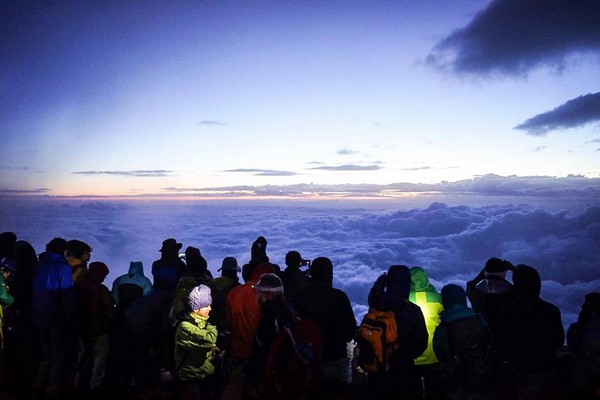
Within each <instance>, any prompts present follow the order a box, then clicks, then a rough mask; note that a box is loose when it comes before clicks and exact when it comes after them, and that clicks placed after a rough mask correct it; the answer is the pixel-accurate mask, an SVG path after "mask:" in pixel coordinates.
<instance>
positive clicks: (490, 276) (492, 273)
mask: <svg viewBox="0 0 600 400" xmlns="http://www.w3.org/2000/svg"><path fill="white" fill-rule="evenodd" d="M512 269H513V265H512V264H511V263H510V262H508V261H506V260H500V259H499V258H495V257H494V258H490V259H489V260H487V261H486V263H485V267H484V268H483V270H481V272H480V273H479V274H478V275H477V277H475V279H473V280H471V281H469V282H467V296H468V298H469V301H470V302H471V305H472V307H473V310H474V311H475V312H477V313H481V314H482V315H483V316H484V318H485V320H486V321H487V323H488V325H489V327H490V330H491V331H492V334H495V332H496V329H497V326H498V319H499V318H500V312H501V310H502V308H503V307H504V306H505V305H507V304H509V303H511V302H512V301H514V299H515V295H514V290H513V285H512V284H511V283H510V282H508V281H507V280H506V279H505V278H506V272H507V271H510V270H512Z"/></svg>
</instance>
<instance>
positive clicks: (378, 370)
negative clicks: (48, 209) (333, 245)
mask: <svg viewBox="0 0 600 400" xmlns="http://www.w3.org/2000/svg"><path fill="white" fill-rule="evenodd" d="M182 249H183V245H182V243H179V242H177V240H176V239H174V238H169V239H166V240H164V241H163V242H162V247H161V248H160V250H159V251H160V258H159V259H157V260H156V261H154V262H153V264H152V267H151V278H152V279H150V277H147V276H146V275H145V273H144V266H143V264H142V262H140V261H132V262H131V263H130V265H129V270H128V273H127V274H124V275H122V276H119V277H117V278H116V279H115V280H114V282H113V283H112V286H111V287H110V289H109V287H108V286H106V285H105V284H104V280H105V279H106V277H107V276H108V274H109V267H108V266H107V265H106V264H105V263H104V262H101V261H92V262H90V260H91V253H92V248H91V247H90V246H89V245H88V244H87V243H85V242H83V241H81V240H77V239H71V240H66V239H63V238H60V237H57V238H54V239H52V240H50V241H49V242H48V243H47V245H46V248H45V251H44V252H42V253H40V254H39V255H38V254H37V252H36V251H35V249H34V248H33V246H32V245H31V244H30V243H29V242H27V241H25V240H17V235H16V234H14V233H12V232H4V233H2V234H0V263H1V264H0V271H1V272H2V274H0V332H1V333H2V336H1V337H0V339H1V341H0V395H1V396H4V397H3V398H15V399H21V398H27V399H29V398H35V399H63V398H98V399H101V398H109V397H115V396H117V397H119V398H120V397H122V396H128V397H130V398H138V399H169V398H174V399H255V398H256V399H263V398H265V399H312V398H316V399H363V398H364V399H387V398H390V399H392V398H393V399H411V400H412V399H415V400H416V399H594V398H600V293H596V292H593V293H589V294H588V295H586V297H585V301H584V303H583V306H582V310H581V313H580V315H579V318H578V320H577V322H575V323H573V324H572V325H571V326H570V327H569V329H568V332H567V335H566V342H567V346H565V345H564V343H565V332H564V329H563V324H562V321H561V313H560V310H559V309H558V308H557V307H556V306H554V305H552V304H550V303H549V302H547V301H545V300H543V299H541V298H540V291H541V278H540V275H539V273H538V271H537V270H536V269H535V268H533V267H530V266H527V265H517V266H514V265H513V264H512V263H510V262H509V261H506V260H501V259H499V258H490V259H489V260H488V261H487V262H486V263H485V265H484V267H483V269H482V270H481V272H480V273H479V274H478V275H477V276H476V277H474V279H473V280H471V281H469V282H466V284H465V286H464V287H462V286H460V285H456V284H447V285H445V286H443V288H442V289H441V290H440V291H439V292H438V291H437V290H436V288H435V287H434V286H433V285H432V284H431V283H430V282H429V277H428V275H427V272H426V269H425V268H423V267H419V266H415V267H412V268H410V267H408V266H406V265H393V266H391V267H389V268H388V269H387V271H386V272H385V273H383V274H381V275H380V276H379V277H378V278H377V279H376V281H375V282H374V284H373V286H372V287H371V289H370V291H369V294H368V299H367V301H368V306H369V313H368V314H367V315H365V317H364V318H363V320H362V321H357V320H356V318H355V315H354V312H353V309H352V306H351V303H350V300H349V298H348V296H347V294H346V293H345V292H344V291H342V290H340V289H337V288H334V287H333V276H334V266H333V263H332V261H331V260H330V259H329V258H327V257H317V258H315V259H314V260H312V261H310V260H305V259H304V258H303V257H302V256H301V254H300V253H299V252H298V251H295V250H293V251H289V252H288V253H287V254H286V257H285V267H284V268H283V269H282V268H281V267H280V266H279V265H277V264H276V263H274V262H272V261H271V260H270V259H269V257H268V256H267V240H266V239H265V238H264V237H263V236H260V237H258V238H257V239H256V240H255V241H254V242H253V243H252V246H251V251H250V260H249V262H248V263H246V264H244V265H243V267H241V266H239V265H238V262H237V260H236V259H235V258H234V257H230V256H228V257H225V258H223V261H222V264H221V268H219V269H218V272H220V276H218V277H213V275H212V274H211V272H210V271H209V269H208V265H207V261H206V259H205V258H204V257H203V256H202V254H201V251H200V249H198V248H196V247H193V246H188V247H187V248H186V249H185V251H184V252H183V253H182ZM508 272H510V273H511V274H512V282H511V281H509V280H508V279H507V273H508ZM240 275H241V279H240ZM469 305H470V307H469ZM379 318H380V320H378V319H379ZM386 318H387V320H385V319H386ZM381 321H385V324H381V323H380V322H381ZM377 324H380V325H377ZM378 327H380V328H381V332H383V334H382V335H381V336H377V338H381V343H379V344H381V346H379V347H378V344H377V343H375V342H372V340H373V338H374V337H375V336H373V337H366V336H365V335H367V336H368V335H375V331H377V330H378V329H379V328H378ZM377 340H380V339H377ZM370 341H371V342H370ZM372 343H375V346H374V347H373V346H372Z"/></svg>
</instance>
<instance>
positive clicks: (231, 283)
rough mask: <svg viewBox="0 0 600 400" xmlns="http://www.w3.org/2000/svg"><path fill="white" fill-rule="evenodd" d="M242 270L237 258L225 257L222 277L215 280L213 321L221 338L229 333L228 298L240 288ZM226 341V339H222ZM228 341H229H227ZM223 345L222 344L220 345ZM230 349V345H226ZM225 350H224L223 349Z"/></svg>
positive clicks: (211, 314) (220, 269) (211, 315)
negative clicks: (234, 289) (235, 289)
mask: <svg viewBox="0 0 600 400" xmlns="http://www.w3.org/2000/svg"><path fill="white" fill-rule="evenodd" d="M240 270H241V268H240V267H239V265H238V262H237V260H236V259H235V257H225V258H224V259H223V261H222V263H221V268H219V269H218V271H220V272H221V276H219V277H217V278H215V279H214V280H213V285H214V289H213V292H212V311H211V313H210V319H211V321H212V322H213V323H214V324H215V325H216V326H217V329H218V331H219V335H220V336H224V335H225V333H226V332H228V331H229V321H228V320H227V296H228V295H229V292H231V290H232V289H233V288H236V287H238V286H240V281H239V278H238V275H237V274H238V272H240ZM222 339H224V337H223V338H222ZM227 340H228V339H227ZM219 344H222V343H219ZM226 346H227V347H228V345H226ZM223 350H224V349H223Z"/></svg>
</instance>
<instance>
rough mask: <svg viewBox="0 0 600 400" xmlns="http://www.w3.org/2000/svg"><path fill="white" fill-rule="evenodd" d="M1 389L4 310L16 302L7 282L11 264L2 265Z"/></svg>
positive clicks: (0, 379) (0, 278) (0, 312)
mask: <svg viewBox="0 0 600 400" xmlns="http://www.w3.org/2000/svg"><path fill="white" fill-rule="evenodd" d="M0 272H1V273H0V387H2V386H3V385H4V335H3V333H4V324H3V322H4V321H3V320H4V314H3V308H5V307H8V306H10V305H12V304H13V303H14V302H15V299H14V297H13V296H12V295H11V294H10V293H9V291H8V285H7V284H6V281H7V280H8V278H9V276H10V275H11V273H12V266H10V265H9V263H4V262H2V264H0Z"/></svg>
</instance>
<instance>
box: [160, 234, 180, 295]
mask: <svg viewBox="0 0 600 400" xmlns="http://www.w3.org/2000/svg"><path fill="white" fill-rule="evenodd" d="M181 246H182V244H181V243H177V242H176V241H175V239H173V238H169V239H166V240H164V241H163V244H162V247H161V249H160V250H159V251H160V252H161V257H160V259H158V260H156V261H154V262H153V263H152V276H153V278H154V282H153V284H152V287H153V289H155V290H169V291H172V292H173V291H175V288H176V287H177V283H178V282H179V279H180V278H181V277H182V276H183V274H184V272H185V264H184V262H183V261H182V260H181V259H180V258H179V250H180V249H181Z"/></svg>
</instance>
